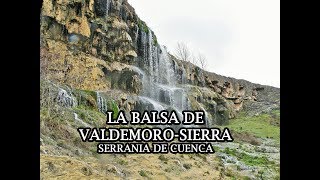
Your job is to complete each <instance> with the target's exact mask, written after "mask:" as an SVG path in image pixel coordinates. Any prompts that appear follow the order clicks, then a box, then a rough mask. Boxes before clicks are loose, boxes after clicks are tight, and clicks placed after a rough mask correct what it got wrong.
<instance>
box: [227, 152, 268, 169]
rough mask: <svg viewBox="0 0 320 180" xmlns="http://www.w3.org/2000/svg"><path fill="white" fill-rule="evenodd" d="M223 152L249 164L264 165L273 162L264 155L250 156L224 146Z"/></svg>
mask: <svg viewBox="0 0 320 180" xmlns="http://www.w3.org/2000/svg"><path fill="white" fill-rule="evenodd" d="M223 152H224V153H226V154H229V155H232V156H235V157H237V158H238V159H239V160H240V161H242V162H243V163H245V164H246V165H249V166H264V165H268V164H274V163H273V162H272V161H269V160H268V159H267V158H266V157H265V156H251V155H248V154H246V153H240V152H238V151H237V150H235V149H230V148H225V149H224V151H223Z"/></svg>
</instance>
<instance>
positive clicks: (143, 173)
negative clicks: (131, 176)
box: [139, 170, 147, 177]
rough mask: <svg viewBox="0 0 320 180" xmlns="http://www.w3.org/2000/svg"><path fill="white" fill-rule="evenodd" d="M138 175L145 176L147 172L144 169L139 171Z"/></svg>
mask: <svg viewBox="0 0 320 180" xmlns="http://www.w3.org/2000/svg"><path fill="white" fill-rule="evenodd" d="M139 174H140V176H142V177H147V173H146V172H145V171H144V170H140V171H139Z"/></svg>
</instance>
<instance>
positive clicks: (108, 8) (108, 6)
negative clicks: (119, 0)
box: [106, 0, 111, 16]
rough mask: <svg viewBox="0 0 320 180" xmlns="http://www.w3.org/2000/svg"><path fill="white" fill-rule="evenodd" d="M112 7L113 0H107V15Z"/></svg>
mask: <svg viewBox="0 0 320 180" xmlns="http://www.w3.org/2000/svg"><path fill="white" fill-rule="evenodd" d="M110 8H111V0H107V3H106V16H108V15H109V11H110Z"/></svg>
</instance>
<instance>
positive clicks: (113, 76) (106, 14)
mask: <svg viewBox="0 0 320 180" xmlns="http://www.w3.org/2000/svg"><path fill="white" fill-rule="evenodd" d="M40 30H41V47H40V48H41V72H40V73H41V75H42V77H45V78H46V79H49V80H51V81H54V82H56V83H58V84H66V85H69V86H70V87H72V88H75V89H82V90H91V91H99V92H112V93H114V94H117V93H118V92H119V93H120V94H122V95H121V96H117V97H114V99H115V100H116V102H117V104H118V106H119V107H120V108H123V109H124V110H126V111H129V110H132V109H143V108H146V107H148V108H149V109H150V108H151V109H152V108H158V109H157V110H161V109H166V108H173V109H177V110H182V109H193V110H205V111H206V112H207V113H206V114H207V116H208V119H209V121H208V123H207V124H209V125H213V124H226V123H228V120H229V119H230V118H234V117H236V115H237V113H238V112H239V111H242V110H246V111H248V112H249V114H252V115H254V114H259V113H261V112H267V111H269V110H272V109H277V108H279V106H280V101H279V96H280V90H279V89H278V88H274V87H270V86H263V85H259V84H254V83H250V82H248V81H245V80H238V79H234V78H229V77H224V76H220V75H218V74H215V73H211V72H206V71H204V70H202V69H201V68H199V67H197V66H195V65H193V64H191V63H188V62H183V61H181V60H178V59H177V58H175V57H174V56H172V55H169V54H168V53H167V52H166V49H165V48H163V47H161V46H160V45H159V44H158V42H157V38H156V36H155V34H154V32H153V31H152V30H151V29H150V28H149V27H148V26H147V25H146V23H145V22H143V21H142V20H141V19H140V18H139V17H138V16H137V14H136V13H135V10H134V8H132V7H131V6H130V5H129V4H128V2H127V0H86V1H83V0H57V1H53V0H44V1H43V6H42V11H41V25H40ZM112 93H111V94H112ZM102 94H103V93H102ZM139 96H146V97H147V98H146V97H139ZM124 97H126V98H124ZM128 97H135V98H128ZM172 97H173V98H172ZM149 98H151V99H149Z"/></svg>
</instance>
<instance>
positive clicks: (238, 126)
mask: <svg viewBox="0 0 320 180" xmlns="http://www.w3.org/2000/svg"><path fill="white" fill-rule="evenodd" d="M275 122H279V123H280V111H274V112H272V113H271V114H261V115H259V116H252V117H249V116H245V115H240V116H239V117H238V118H236V119H233V120H231V121H230V124H229V125H228V126H224V127H228V128H229V129H230V130H233V131H235V132H237V133H244V132H248V133H250V134H253V135H254V136H256V137H260V138H272V139H274V140H276V141H277V142H278V143H279V142H280V127H279V126H278V125H277V123H275ZM224 127H223V128H224Z"/></svg>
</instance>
